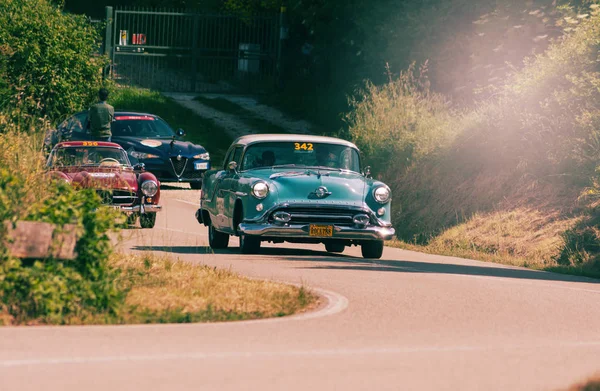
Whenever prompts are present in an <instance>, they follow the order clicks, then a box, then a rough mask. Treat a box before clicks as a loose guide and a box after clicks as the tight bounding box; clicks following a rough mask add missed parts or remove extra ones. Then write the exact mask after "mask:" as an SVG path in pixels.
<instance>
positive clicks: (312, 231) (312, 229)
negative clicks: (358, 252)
mask: <svg viewBox="0 0 600 391" xmlns="http://www.w3.org/2000/svg"><path fill="white" fill-rule="evenodd" d="M308 235H309V236H333V225H317V224H311V225H310V226H309V227H308Z"/></svg>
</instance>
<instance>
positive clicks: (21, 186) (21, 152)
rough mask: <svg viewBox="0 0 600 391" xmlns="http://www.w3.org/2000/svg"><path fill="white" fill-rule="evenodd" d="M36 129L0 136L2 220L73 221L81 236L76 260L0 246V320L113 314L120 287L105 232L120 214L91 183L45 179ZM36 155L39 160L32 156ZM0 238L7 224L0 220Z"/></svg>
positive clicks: (48, 320) (45, 320)
mask: <svg viewBox="0 0 600 391" xmlns="http://www.w3.org/2000/svg"><path fill="white" fill-rule="evenodd" d="M37 138H39V137H37V136H35V135H28V134H23V133H21V134H19V133H8V134H5V135H4V136H3V138H1V139H0V150H1V152H0V154H1V157H2V158H1V159H0V221H2V222H4V221H9V222H12V223H14V222H16V221H19V220H30V221H42V222H48V223H52V224H56V225H57V226H59V227H60V226H63V225H64V224H75V225H76V226H77V227H79V229H80V230H81V237H80V239H79V241H78V243H77V246H76V248H75V250H76V251H77V254H78V255H77V258H76V259H75V260H73V261H59V260H53V259H44V260H37V261H33V262H32V261H27V262H22V261H20V260H16V259H13V258H11V257H10V255H9V254H8V253H7V251H6V249H5V248H4V247H3V246H2V247H1V251H0V323H1V322H2V319H4V321H5V322H9V323H16V324H19V323H31V322H34V323H53V324H55V323H69V322H72V321H79V322H80V321H82V320H83V319H85V318H87V317H92V316H94V317H96V316H98V315H99V314H105V315H106V316H107V317H109V316H112V315H114V314H115V313H117V312H118V311H119V308H120V306H121V304H122V303H123V300H124V295H125V292H122V291H121V290H119V289H118V287H117V286H116V282H115V280H116V277H117V276H118V274H117V272H116V271H115V270H113V269H111V268H110V267H109V266H108V264H107V262H108V257H109V255H110V254H111V252H112V246H111V242H110V238H109V236H108V233H109V232H110V231H111V230H114V229H115V228H116V226H117V224H118V223H119V218H120V215H118V214H117V212H115V211H112V210H111V209H108V208H106V207H104V206H102V205H101V200H100V198H99V197H98V195H97V194H96V193H95V192H94V191H92V190H81V191H76V190H75V189H73V188H72V187H71V186H70V185H68V184H66V183H64V182H62V181H55V182H49V181H48V180H46V179H45V176H44V173H43V166H42V165H41V164H39V163H40V162H41V156H40V155H41V154H40V152H39V151H38V150H37V149H36V148H35V145H37V143H36V139H37ZM35 162H38V164H36V163H35ZM0 227H2V228H1V229H2V231H0V243H1V242H3V240H4V237H5V232H4V231H3V227H4V225H3V224H1V225H0Z"/></svg>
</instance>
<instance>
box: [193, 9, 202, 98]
mask: <svg viewBox="0 0 600 391" xmlns="http://www.w3.org/2000/svg"><path fill="white" fill-rule="evenodd" d="M199 25H200V15H199V14H198V13H196V14H194V30H193V34H194V35H193V36H192V92H196V79H197V77H198V34H199V32H200V31H199Z"/></svg>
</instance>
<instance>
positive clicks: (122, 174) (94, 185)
mask: <svg viewBox="0 0 600 391" xmlns="http://www.w3.org/2000/svg"><path fill="white" fill-rule="evenodd" d="M62 172H63V173H65V174H66V175H67V176H68V177H69V179H70V180H71V183H73V185H74V186H76V187H80V188H90V189H122V190H130V191H135V192H137V188H138V184H137V176H136V174H135V173H134V172H133V171H128V170H127V171H126V170H122V169H118V168H99V167H90V168H87V167H86V168H80V169H78V170H68V169H67V170H64V171H62Z"/></svg>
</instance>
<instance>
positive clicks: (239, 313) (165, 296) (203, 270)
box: [111, 254, 318, 323]
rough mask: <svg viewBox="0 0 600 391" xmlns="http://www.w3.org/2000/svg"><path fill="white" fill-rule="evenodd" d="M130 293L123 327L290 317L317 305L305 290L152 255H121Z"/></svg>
mask: <svg viewBox="0 0 600 391" xmlns="http://www.w3.org/2000/svg"><path fill="white" fill-rule="evenodd" d="M111 265H112V266H114V267H115V268H117V269H120V270H121V271H122V273H121V277H120V284H121V285H122V286H123V288H124V289H125V290H127V291H128V294H127V298H126V300H125V311H124V312H123V313H122V314H121V319H120V321H121V322H124V323H188V322H217V321H233V320H246V319H261V318H269V317H280V316H287V315H291V314H294V313H297V312H300V311H304V310H306V309H309V308H313V307H314V306H315V305H316V304H317V303H318V299H317V297H316V296H315V295H314V294H312V293H311V292H310V291H308V290H307V289H306V288H304V287H296V286H292V285H285V284H280V283H275V282H270V281H259V280H252V279H248V278H246V277H242V276H240V275H238V274H235V273H233V272H231V271H229V270H223V269H217V268H213V267H209V266H205V265H192V264H190V263H186V262H182V261H178V260H172V259H170V258H167V257H156V256H153V255H149V254H146V255H131V254H118V255H115V256H113V257H112V260H111Z"/></svg>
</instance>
